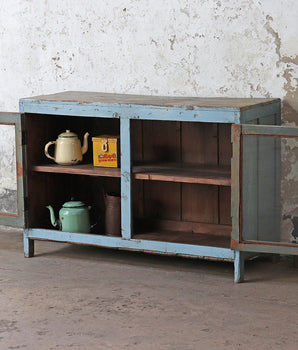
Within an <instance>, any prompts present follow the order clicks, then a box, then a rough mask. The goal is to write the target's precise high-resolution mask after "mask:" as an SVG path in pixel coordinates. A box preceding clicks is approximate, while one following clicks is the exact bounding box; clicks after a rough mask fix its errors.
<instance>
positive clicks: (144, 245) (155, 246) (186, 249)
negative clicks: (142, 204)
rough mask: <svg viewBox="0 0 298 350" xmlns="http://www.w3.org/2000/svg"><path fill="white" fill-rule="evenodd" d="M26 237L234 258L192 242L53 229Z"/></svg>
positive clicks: (31, 232)
mask: <svg viewBox="0 0 298 350" xmlns="http://www.w3.org/2000/svg"><path fill="white" fill-rule="evenodd" d="M27 237H28V238H31V239H41V240H51V241H57V242H67V243H80V244H87V245H95V246H101V247H110V248H119V249H121V248H123V249H130V250H138V251H145V252H154V253H159V254H167V255H183V256H190V257H201V258H218V259H225V260H231V261H233V259H234V251H232V250H231V249H226V248H217V247H206V246H197V245H192V244H182V243H170V242H158V241H149V240H148V241H147V240H138V239H122V238H120V237H110V236H101V235H91V234H81V233H70V232H62V231H54V230H43V229H30V230H29V232H28V236H27Z"/></svg>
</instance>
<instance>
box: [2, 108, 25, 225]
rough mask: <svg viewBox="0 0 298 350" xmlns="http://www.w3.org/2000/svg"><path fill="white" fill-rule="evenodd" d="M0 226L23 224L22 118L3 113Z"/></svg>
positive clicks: (14, 114)
mask: <svg viewBox="0 0 298 350" xmlns="http://www.w3.org/2000/svg"><path fill="white" fill-rule="evenodd" d="M0 155H1V156H0V225H8V226H14V227H23V226H24V196H23V165H22V164H23V161H22V128H21V117H20V115H19V114H17V113H0Z"/></svg>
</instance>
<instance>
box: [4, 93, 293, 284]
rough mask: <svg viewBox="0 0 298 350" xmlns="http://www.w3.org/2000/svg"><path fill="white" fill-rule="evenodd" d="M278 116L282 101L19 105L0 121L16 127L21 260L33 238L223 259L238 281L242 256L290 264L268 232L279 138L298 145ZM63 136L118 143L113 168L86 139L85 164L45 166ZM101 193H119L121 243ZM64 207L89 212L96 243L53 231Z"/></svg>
mask: <svg viewBox="0 0 298 350" xmlns="http://www.w3.org/2000/svg"><path fill="white" fill-rule="evenodd" d="M280 108H281V107H280V100H279V99H256V98H248V99H245V98H197V97H159V96H140V95H123V94H109V93H97V92H75V91H69V92H62V93H57V94H51V95H44V96H37V97H31V98H24V99H21V100H20V115H17V114H16V115H13V116H12V115H10V118H9V116H7V115H6V116H5V114H1V115H0V122H2V123H4V122H8V121H9V120H10V122H11V123H15V125H16V130H17V133H18V135H20V136H22V142H20V141H18V142H19V146H18V154H19V155H18V156H19V161H18V174H19V175H18V176H19V181H21V182H20V183H19V185H20V186H23V188H24V201H23V203H21V204H20V207H19V216H20V221H22V218H23V220H24V222H25V230H24V252H25V256H26V257H32V256H33V255H34V241H35V240H49V241H57V242H69V243H76V244H87V245H95V246H101V247H111V248H118V249H127V250H135V251H142V252H148V253H155V254H167V255H177V256H184V257H196V258H204V259H220V260H227V261H231V262H233V263H234V271H235V276H234V280H235V281H236V282H239V281H241V280H242V279H243V276H244V260H245V258H246V256H249V255H252V254H257V253H260V252H265V253H287V252H290V253H294V254H296V248H295V246H293V245H291V244H281V242H280V239H279V238H278V234H279V233H278V230H276V229H275V228H276V227H277V226H278V225H279V219H280V205H279V203H280V190H279V188H280V187H279V186H280V176H281V174H280V149H281V146H280V137H298V132H297V128H286V127H281V126H279V125H280V120H281V116H280ZM67 129H69V130H71V131H73V132H75V133H77V134H78V135H79V137H80V139H82V136H83V134H84V133H85V132H89V133H90V135H91V136H92V137H94V136H99V135H103V134H110V135H120V152H121V165H120V168H102V167H94V166H93V162H92V142H91V140H90V141H89V150H88V152H87V153H86V155H84V159H83V162H82V163H81V164H78V165H74V166H62V165H58V164H55V163H54V162H51V161H50V160H48V159H47V158H46V157H45V155H44V146H45V144H46V143H47V142H48V141H50V140H55V139H56V138H57V136H58V134H60V133H61V132H63V131H65V130H67ZM21 152H23V154H22V155H21ZM21 159H23V163H22V161H21ZM264 164H265V165H266V166H263V165H264ZM262 166H263V168H262ZM22 168H24V169H25V170H24V176H23V173H22ZM261 168H262V170H261ZM104 192H105V193H118V194H119V196H120V195H121V236H110V235H106V234H105V230H104V224H103V221H104V220H103V218H104V211H105V202H104V198H103V197H104V196H103V193H104ZM71 197H75V198H77V199H79V200H81V201H83V202H84V203H86V204H87V205H90V206H91V207H92V209H91V216H92V220H93V222H94V228H93V231H92V233H89V234H86V233H72V232H62V231H59V230H57V229H55V228H53V227H52V225H51V222H50V217H49V212H48V210H47V208H46V206H47V205H52V206H53V208H54V209H55V212H56V215H58V210H59V209H60V208H61V206H62V205H63V203H64V202H67V201H68V200H69V199H70V198H71ZM263 203H264V204H263ZM22 214H24V215H22ZM11 219H13V218H11ZM1 220H2V218H1ZM6 220H9V218H8V219H7V215H6ZM14 220H15V219H14ZM4 223H5V222H4ZM6 224H8V221H6Z"/></svg>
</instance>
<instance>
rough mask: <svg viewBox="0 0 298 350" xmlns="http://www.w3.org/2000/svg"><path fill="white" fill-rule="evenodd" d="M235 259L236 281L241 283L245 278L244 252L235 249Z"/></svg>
mask: <svg viewBox="0 0 298 350" xmlns="http://www.w3.org/2000/svg"><path fill="white" fill-rule="evenodd" d="M234 259H235V260H234V281H235V282H236V283H239V282H242V281H243V280H244V253H242V252H239V251H235V257H234Z"/></svg>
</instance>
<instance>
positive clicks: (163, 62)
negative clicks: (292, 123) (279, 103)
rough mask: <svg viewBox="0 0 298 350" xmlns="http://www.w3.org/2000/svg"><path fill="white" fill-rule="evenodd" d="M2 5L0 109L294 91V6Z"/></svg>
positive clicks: (274, 0)
mask: <svg viewBox="0 0 298 350" xmlns="http://www.w3.org/2000/svg"><path fill="white" fill-rule="evenodd" d="M0 5H1V11H0V81H1V82H2V83H1V84H0V110H7V111H17V110H18V100H19V98H20V97H27V96H32V95H37V94H41V93H52V92H57V91H62V90H72V89H74V90H91V91H92V90H95V91H106V92H124V93H140V94H155V95H192V96H245V97H250V96H274V97H282V98H284V97H285V96H286V95H287V94H289V93H291V92H292V90H296V85H297V77H298V68H297V47H298V21H297V18H298V3H297V1H296V0H262V1H257V0H242V1H241V0H226V1H225V0H223V1H221V0H218V1H213V0H199V1H198V0H188V1H187V0H185V1H182V0H172V1H170V0H164V1H153V0H151V1H150V0H147V1H146V0H139V1H137V0H126V1H124V0H112V1H111V0H100V1H98V0H85V1H81V0H59V1H58V0H51V1H47V0H11V1H4V0H0ZM291 103H292V104H294V101H292V102H291ZM295 104H296V103H295ZM297 104H298V103H297ZM297 109H298V107H297Z"/></svg>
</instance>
